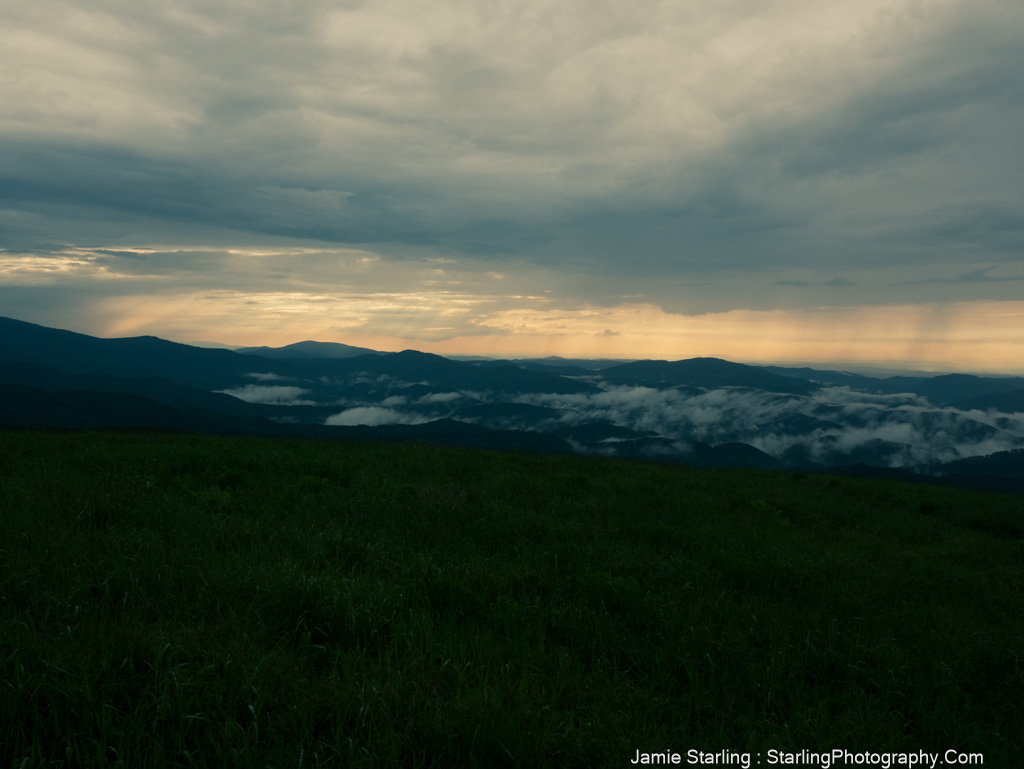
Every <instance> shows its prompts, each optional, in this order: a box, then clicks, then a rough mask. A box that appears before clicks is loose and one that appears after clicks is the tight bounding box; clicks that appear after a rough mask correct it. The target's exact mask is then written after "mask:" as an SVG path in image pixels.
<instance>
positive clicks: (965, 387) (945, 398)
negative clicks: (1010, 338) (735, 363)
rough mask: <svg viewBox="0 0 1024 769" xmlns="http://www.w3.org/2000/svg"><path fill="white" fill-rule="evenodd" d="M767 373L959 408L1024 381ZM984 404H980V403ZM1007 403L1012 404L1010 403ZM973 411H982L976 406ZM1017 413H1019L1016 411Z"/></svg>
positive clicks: (797, 371) (947, 376)
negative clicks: (915, 397) (920, 398)
mask: <svg viewBox="0 0 1024 769" xmlns="http://www.w3.org/2000/svg"><path fill="white" fill-rule="evenodd" d="M760 368H762V369H764V370H765V371H767V372H770V373H773V374H778V375H780V376H787V377H793V378H796V379H804V380H807V381H811V382H817V383H820V384H823V385H833V386H838V387H850V388H852V389H855V390H863V391H865V392H873V393H886V394H891V395H895V394H898V393H914V394H915V395H923V396H924V397H926V398H928V400H930V401H931V402H932V403H934V404H936V405H940V406H950V405H954V404H963V403H966V402H967V401H969V400H972V399H974V398H979V399H980V398H982V397H983V396H996V395H1002V394H1007V393H1011V392H1013V391H1016V390H1021V389H1022V388H1024V377H983V376H975V375H974V374H939V375H937V376H930V377H924V376H891V377H884V378H880V377H870V376H863V375H861V374H851V373H849V372H845V371H819V370H817V369H812V368H806V367H805V368H786V367H784V366H761V367H760ZM980 402H984V401H980ZM1009 403H1011V404H1012V403H1014V401H1013V400H1012V399H1011V400H1010V401H1009ZM975 408H985V406H976V407H975ZM1016 410H1021V409H1016Z"/></svg>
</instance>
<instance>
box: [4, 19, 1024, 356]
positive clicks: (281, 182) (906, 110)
mask: <svg viewBox="0 0 1024 769" xmlns="http://www.w3.org/2000/svg"><path fill="white" fill-rule="evenodd" d="M0 22H2V23H0V71H2V72H3V73H4V76H3V78H2V79H0V97H2V99H3V103H4V110H3V114H2V115H0V157H2V158H3V160H2V161H0V299H2V300H4V301H5V303H6V302H7V300H8V299H10V301H11V302H15V303H16V304H15V305H8V306H16V307H17V308H18V309H19V314H20V316H21V317H25V318H26V319H32V320H36V321H38V322H53V321H54V319H59V318H64V317H66V318H68V320H66V321H64V322H63V323H62V325H65V326H74V327H76V328H81V329H84V330H92V331H95V332H97V333H106V332H110V333H115V331H114V329H115V328H132V327H134V328H136V329H140V330H143V331H145V332H147V333H153V332H157V331H159V330H161V329H166V328H168V327H170V328H174V329H175V330H176V331H177V330H180V332H181V334H182V336H181V337H180V338H186V339H187V338H204V339H205V338H213V337H214V336H215V332H216V330H217V328H218V326H217V325H216V324H215V323H214V321H213V320H212V319H211V318H210V317H209V314H204V313H207V309H206V308H207V306H208V305H210V304H211V302H213V300H203V301H197V299H196V298H197V297H200V298H201V297H219V300H218V301H220V302H224V303H226V302H230V301H231V297H234V296H242V297H249V298H250V300H251V301H253V302H254V304H253V305H251V306H249V307H248V311H247V314H245V315H239V314H237V313H235V312H230V313H228V312H221V313H220V314H221V315H222V316H227V317H230V318H231V319H232V320H231V323H230V324H229V325H227V326H224V325H222V326H220V328H221V329H226V330H227V332H228V333H231V334H232V335H233V336H234V338H232V339H230V340H225V341H233V342H237V343H241V344H246V343H249V344H263V343H269V342H275V341H276V342H279V343H287V342H290V341H295V339H282V340H272V339H268V338H267V336H266V334H268V333H272V332H273V331H274V330H275V329H277V328H279V327H280V323H281V322H287V321H288V320H295V321H296V324H297V325H298V324H303V325H304V326H305V328H307V329H308V330H309V331H308V332H307V333H304V334H300V335H298V338H310V337H311V336H320V337H321V338H324V337H325V334H326V333H327V332H328V330H330V329H336V330H337V331H336V334H337V336H334V337H332V338H335V339H338V341H345V334H347V333H348V332H349V331H350V330H352V329H357V330H360V331H361V332H366V333H368V334H370V335H376V336H377V337H379V338H382V339H383V338H385V337H386V338H390V339H396V338H405V339H415V340H419V341H424V342H437V341H442V340H444V339H451V338H455V337H459V336H466V337H471V336H473V335H474V334H476V335H480V334H486V335H489V336H495V335H498V334H499V332H498V331H496V330H495V329H494V327H493V326H492V325H490V324H489V323H488V319H489V318H492V317H494V316H495V315H496V314H500V313H503V312H512V311H516V310H522V309H524V308H537V307H540V306H541V305H542V303H546V304H547V306H549V307H551V308H554V309H559V310H567V311H572V310H575V309H577V308H579V307H581V306H587V307H592V308H621V307H624V306H627V305H630V304H636V303H646V304H649V305H651V306H654V307H657V308H659V309H660V310H661V311H664V312H667V313H675V314H681V315H686V316H696V315H701V314H706V313H725V312H729V311H755V310H756V311H768V310H786V311H800V310H806V309H809V308H814V307H822V306H870V305H879V304H884V305H906V304H922V303H934V302H940V303H945V302H970V301H982V300H984V301H994V300H1002V301H1009V300H1014V299H1017V298H1018V294H1019V280H1020V279H1021V278H1022V277H1024V263H1022V254H1024V203H1022V200H1021V196H1020V182H1019V179H1020V169H1019V158H1020V157H1022V156H1024V139H1022V134H1021V132H1020V130H1019V126H1020V125H1021V124H1024V83H1022V81H1021V79H1020V77H1019V75H1018V73H1019V72H1021V71H1024V47H1022V46H1020V44H1019V41H1020V39H1021V37H1022V35H1024V8H1022V7H1021V5H1020V4H1019V3H1018V2H1014V1H1013V0H993V2H989V3H984V4H978V3H969V2H966V0H929V1H928V2H923V3H915V4H904V3H896V2H893V1H892V0H868V1H867V2H857V3H852V2H843V3H827V4H822V3H815V2H811V0H773V1H772V2H768V3H763V4H759V5H751V4H743V3H740V4H736V3H721V2H712V0H698V1H697V2H690V3H685V4H642V5H641V6H637V7H633V6H626V5H623V4H621V3H610V2H604V1H603V0H570V1H569V2H563V3H557V4H552V3H547V2H540V1H539V0H536V1H527V2H521V3H515V4H511V5H509V4H501V3H491V2H483V3H481V2H470V1H469V0H459V1H458V2H451V3H443V4H428V5H423V4H419V3H412V2H408V1H406V0H371V1H370V2H333V1H329V0H315V1H314V2H309V3H302V4H300V5H298V6H295V5H294V4H290V3H284V2H281V0H262V1H258V2H252V3H246V4H241V5H240V4H221V5H211V4H209V3H200V2H198V1H196V0H168V2H165V3H161V4H155V5H154V4H134V5H125V4H123V3H120V2H116V1H115V0H96V2H91V3H89V4H88V5H85V6H83V5H82V4H81V3H73V2H70V0H41V1H38V2H32V3H28V2H13V3H7V4H5V6H4V9H3V10H2V11H0ZM384 293H390V294H391V295H392V297H393V300H392V301H391V306H389V307H379V306H378V307H373V308H368V307H366V305H365V303H364V304H360V303H359V302H358V300H357V299H355V297H360V296H367V295H371V294H384ZM280 295H289V296H292V297H300V298H301V299H302V301H301V302H296V303H294V304H293V306H292V308H291V309H289V310H279V309H278V308H276V307H268V302H267V298H268V297H274V296H280ZM424 296H427V297H430V300H429V301H424V300H423V297H424ZM142 297H147V298H151V299H152V301H151V302H150V306H149V309H148V311H147V310H146V309H145V308H144V307H141V306H140V305H141V304H142V302H140V301H137V300H139V299H140V298H142ZM318 297H326V300H325V302H327V303H329V302H330V301H331V300H332V298H337V297H342V298H344V301H342V302H337V301H336V300H335V303H336V304H342V305H344V306H343V307H338V306H334V307H329V308H327V307H325V305H324V304H323V303H321V304H320V305H319V309H317V307H316V306H315V305H317V302H318V301H319V300H318V299H317V298H318ZM524 297H526V298H530V299H529V301H526V300H524ZM213 303H215V302H213ZM299 304H302V305H303V306H302V307H301V308H300V307H298V305H299ZM76 320H77V321H78V322H77V323H76V322H71V321H76ZM174 324H177V325H174ZM606 329H607V331H609V332H610V333H609V334H604V331H605V330H606ZM318 330H319V332H320V333H319V334H317V333H313V332H316V331H318ZM504 333H506V334H512V335H514V334H516V333H518V332H517V331H516V329H515V328H514V327H513V328H512V329H510V330H508V331H506V332H504ZM616 333H621V329H620V328H618V327H616V326H611V325H608V324H606V325H604V326H602V327H601V328H600V329H598V330H597V331H593V332H588V336H589V338H590V341H591V344H594V345H597V344H599V343H613V342H614V341H615V340H614V338H613V337H614V335H615V334H616ZM993 333H996V332H993ZM598 334H602V337H600V338H599V337H598ZM627 337H628V334H625V333H623V335H622V339H623V342H626V340H627ZM595 349H596V348H595ZM666 357H668V355H667V354H666Z"/></svg>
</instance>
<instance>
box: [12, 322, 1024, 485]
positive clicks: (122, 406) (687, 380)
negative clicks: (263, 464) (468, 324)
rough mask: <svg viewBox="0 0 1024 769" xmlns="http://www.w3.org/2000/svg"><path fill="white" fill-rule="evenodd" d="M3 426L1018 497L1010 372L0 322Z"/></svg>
mask: <svg viewBox="0 0 1024 769" xmlns="http://www.w3.org/2000/svg"><path fill="white" fill-rule="evenodd" d="M0 425H7V426H9V427H47V428H54V427H60V428H97V427H115V428H145V429H159V430H178V431H187V432H196V433H217V434H233V435H238V434H243V435H261V436H304V437H312V438H332V439H348V440H360V441H364V440H387V441H405V442H408V441H413V442H421V441H425V442H441V443H450V444H457V445H469V446H476V447H484V448H495V449H517V450H528V451H541V452H548V453H564V454H568V453H577V454H589V455H598V456H614V457H622V458H630V459H642V460H654V461H662V462H678V463H683V464H689V465H694V466H701V467H750V468H759V469H772V470H782V469H790V470H802V471H823V470H828V471H835V472H840V471H842V472H856V473H858V474H868V475H871V474H886V473H889V474H892V473H898V474H902V475H908V474H911V475H912V476H913V477H915V478H918V479H922V478H927V479H930V480H931V481H941V482H955V483H958V484H959V485H969V486H971V485H973V486H977V487H986V488H999V489H1002V490H1010V491H1014V490H1016V491H1021V492H1024V378H1020V377H981V376H971V375H966V374H948V375H941V376H933V377H923V376H922V377H907V376H894V377H869V376H863V375H858V374H851V373H848V372H839V371H821V370H815V369H810V368H785V367H777V366H749V365H745V364H741V363H734V362H730V361H725V360H720V359H717V358H692V359H689V360H679V361H632V362H628V363H621V362H615V361H606V360H581V361H573V360H566V359H560V358H555V359H550V358H549V359H534V360H520V361H492V360H465V361H458V360H452V359H448V358H444V357H441V356H438V355H432V354H429V353H422V352H417V351H414V350H405V351H402V352H397V353H385V352H380V351H376V350H369V349H366V348H359V347H352V346H349V345H342V344H336V343H322V342H312V341H307V342H299V343H296V344H294V345H287V346H285V347H279V348H270V347H252V348H242V349H239V350H227V349H209V348H205V347H194V346H190V345H183V344H177V343H174V342H169V341H166V340H163V339H158V338H156V337H148V336H147V337H133V338H122V339H99V338H96V337H91V336H87V335H84V334H77V333H74V332H71V331H64V330H59V329H51V328H46V327H44V326H38V325H35V324H31V323H26V322H24V321H19V320H13V319H10V318H0Z"/></svg>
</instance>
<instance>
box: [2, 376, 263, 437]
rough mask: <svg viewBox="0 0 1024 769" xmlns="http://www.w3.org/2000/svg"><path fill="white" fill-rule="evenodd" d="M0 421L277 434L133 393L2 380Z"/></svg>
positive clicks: (257, 423) (251, 420)
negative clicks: (51, 387) (43, 386)
mask: <svg viewBox="0 0 1024 769" xmlns="http://www.w3.org/2000/svg"><path fill="white" fill-rule="evenodd" d="M0 425H7V426H14V427H62V428H67V427H72V428H106V427H131V428H148V429H159V430H171V431H175V432H189V433H199V434H212V435H276V434H279V433H280V430H278V428H277V427H276V426H275V425H274V424H273V423H272V422H269V421H266V420H263V419H260V418H258V417H233V416H231V415H228V414H217V413H213V412H210V411H201V410H199V409H183V408H175V407H173V406H168V405H166V404H164V403H158V402H157V401H155V400H152V399H150V398H144V397H141V396H138V395H133V394H131V393H123V392H120V393H111V392H75V391H52V390H40V389H37V388H34V387H26V386H24V385H17V384H0Z"/></svg>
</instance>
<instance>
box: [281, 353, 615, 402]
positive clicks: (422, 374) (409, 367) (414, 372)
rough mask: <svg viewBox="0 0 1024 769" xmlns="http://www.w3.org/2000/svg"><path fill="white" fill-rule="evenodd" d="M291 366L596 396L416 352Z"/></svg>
mask: <svg viewBox="0 0 1024 769" xmlns="http://www.w3.org/2000/svg"><path fill="white" fill-rule="evenodd" d="M293 363H294V365H295V366H296V368H297V369H300V370H302V371H305V372H306V373H307V374H308V373H309V372H310V371H312V370H313V369H314V368H315V371H316V373H317V374H319V375H321V376H327V377H335V378H344V377H349V378H351V377H354V376H355V375H363V376H364V377H365V376H374V377H388V378H390V379H393V380H398V381H400V382H402V383H403V385H402V386H408V384H409V383H415V382H422V383H426V384H429V385H432V386H434V387H437V386H443V387H445V388H447V389H449V390H468V391H485V392H490V393H494V394H497V395H517V394H523V393H557V394H560V395H566V394H574V393H597V392H600V388H598V387H595V386H594V385H592V384H589V383H587V382H581V381H577V380H574V379H567V378H566V377H562V376H558V375H556V374H550V373H547V372H542V371H526V370H524V369H521V368H518V367H517V366H499V367H497V368H481V367H478V366H473V365H471V364H467V363H459V362H457V361H453V360H449V359H448V358H443V357H441V356H440V355H432V354H431V353H425V352H417V351H416V350H403V351H402V352H398V353H392V354H390V355H360V356H359V357H356V358H346V359H339V360H324V359H317V360H315V361H314V360H296V361H294V362H293Z"/></svg>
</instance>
